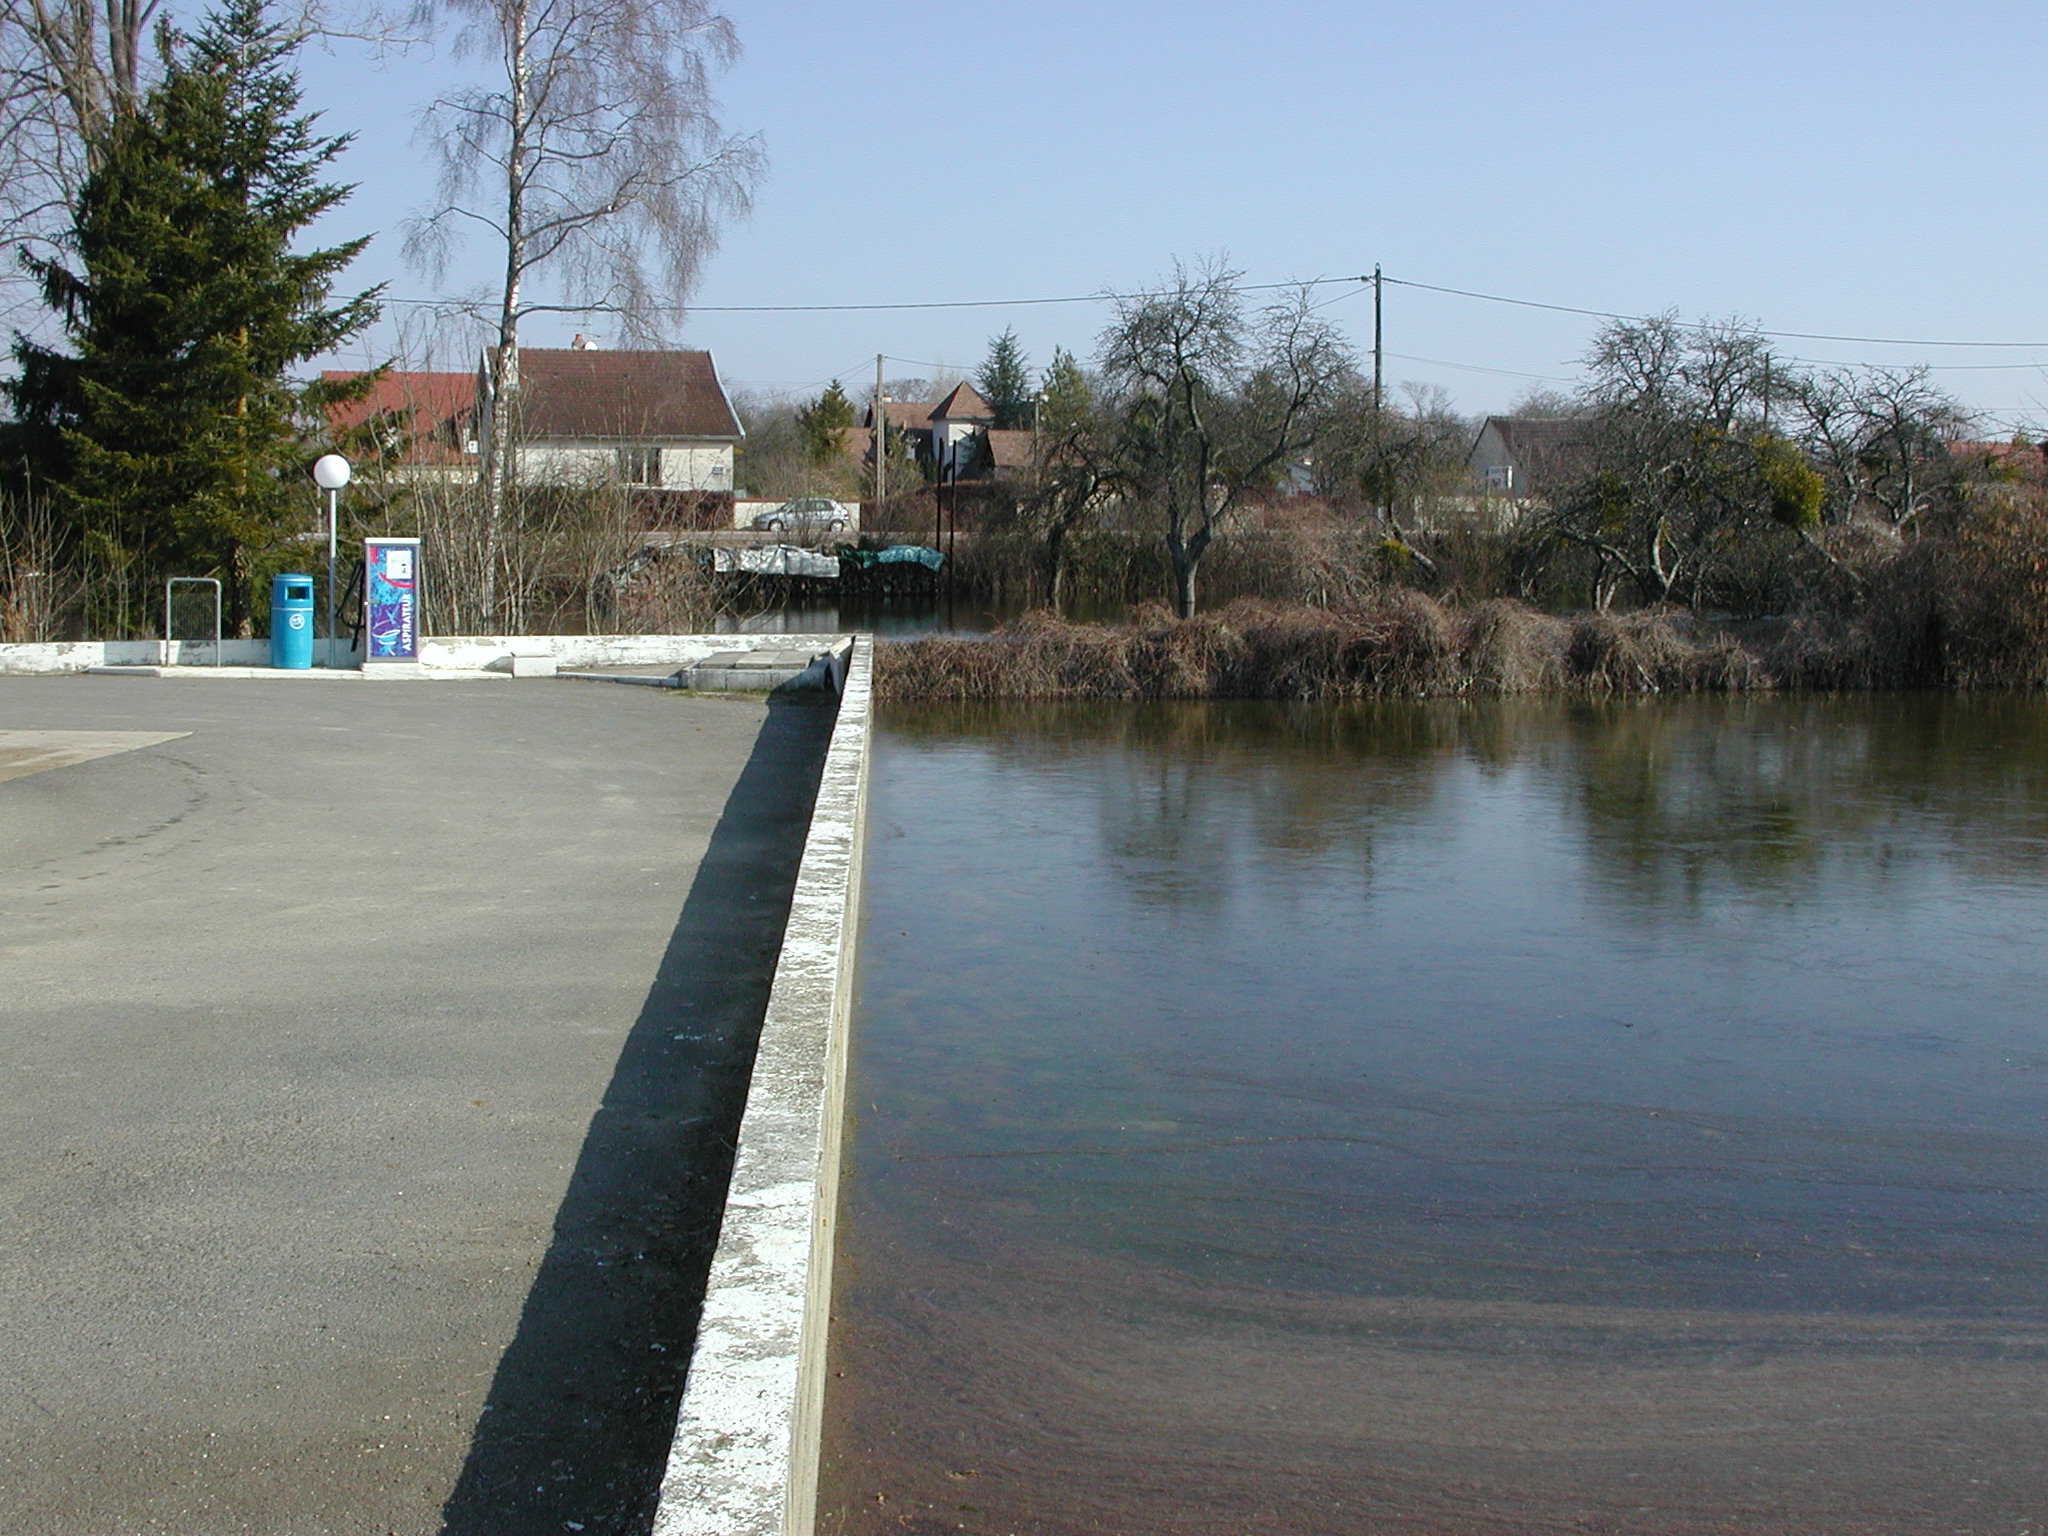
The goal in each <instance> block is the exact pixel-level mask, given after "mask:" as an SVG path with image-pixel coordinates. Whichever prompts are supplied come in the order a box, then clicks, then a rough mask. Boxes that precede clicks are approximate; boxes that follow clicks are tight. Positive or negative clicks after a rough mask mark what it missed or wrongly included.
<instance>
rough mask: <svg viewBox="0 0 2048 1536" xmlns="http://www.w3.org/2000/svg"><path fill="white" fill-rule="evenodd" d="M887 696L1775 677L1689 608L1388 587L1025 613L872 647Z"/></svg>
mask: <svg viewBox="0 0 2048 1536" xmlns="http://www.w3.org/2000/svg"><path fill="white" fill-rule="evenodd" d="M875 676H876V689H877V692H878V694H879V696H880V697H882V698H883V699H887V700H897V701H913V700H919V701H921V700H959V699H994V698H1009V699H1083V698H1085V699H1288V700H1308V699H1355V698H1385V697H1395V698H1438V697H1447V696H1451V695H1457V694H1505V693H1536V692H1543V691H1547V690H1554V689H1560V688H1564V689H1573V690H1578V691H1583V692H1589V693H1616V692H1629V693H1634V692H1694V691H1705V690H1713V691H1736V690H1743V689H1752V688H1763V687H1769V686H1771V683H1772V678H1771V675H1770V672H1769V670H1768V669H1767V668H1766V667H1765V665H1764V664H1763V662H1762V660H1761V659H1760V658H1759V657H1757V656H1756V655H1755V654H1753V653H1752V652H1751V651H1750V650H1749V649H1748V648H1747V647H1746V646H1744V645H1743V644H1742V643H1741V642H1739V641H1737V640H1735V639H1734V638H1732V637H1730V636H1726V635H1722V634H1719V633H1715V632H1712V631H1705V630H1702V629H1700V627H1699V626H1697V625H1695V624H1693V623H1692V621H1691V620H1689V619H1688V618H1686V617H1685V616H1684V615H1679V614H1662V613H1637V614H1626V615H1606V614H1600V615H1592V616H1589V617H1587V618H1584V619H1580V620H1578V621H1576V622H1567V621H1565V620H1562V619H1557V618H1553V617H1551V616H1549V615H1546V614H1541V613H1538V612H1536V611H1535V610H1533V609H1531V608H1527V607H1525V606H1523V605H1522V604H1519V603H1514V602H1510V601H1506V600H1502V599H1496V600H1494V601H1490V602H1485V603H1480V604H1477V605H1476V606H1473V607H1470V608H1453V607H1447V606H1446V605H1444V604H1442V603H1439V602H1437V601H1436V600H1435V599H1433V598H1431V597H1428V596H1426V595H1425V594H1423V593H1420V592H1415V591H1412V590H1408V589H1405V588H1393V589H1389V590H1388V591H1386V592H1384V593H1382V594H1380V595H1379V596H1378V597H1377V598H1375V599H1374V600H1373V601H1372V602H1371V603H1369V604H1366V605H1363V606H1360V607H1357V608H1352V609H1346V610H1331V609H1323V608H1309V607H1296V608H1283V607H1276V606H1274V605H1272V604H1267V603H1251V602H1244V603H1233V604H1230V605H1229V606H1227V607H1225V608H1222V609H1219V610H1217V611H1216V612H1214V613H1210V614H1203V615H1200V616H1198V617H1196V618H1192V619H1176V618H1173V617H1171V616H1170V615H1169V614H1168V613H1167V612H1166V611H1165V610H1164V609H1158V608H1155V609H1148V610H1142V611H1140V612H1138V613H1136V614H1134V615H1133V616H1132V618H1131V620H1130V621H1129V622H1128V623H1125V624H1121V625H1114V626H1108V625H1093V624H1072V623H1068V622H1066V621H1065V620H1062V619H1058V618H1055V617H1053V616H1051V615H1049V614H1034V615H1031V616H1028V617H1026V618H1024V619H1022V620H1019V621H1018V622H1017V623H1015V624H1012V625H1010V626H1007V627H1006V628H1004V629H1001V630H999V631H997V632H996V633H995V634H993V635H988V636H984V637H979V638H965V637H955V636H943V635H929V636H924V637H922V638H919V639H915V640H908V641H901V642H897V643H894V644H890V645H885V646H883V647H882V648H881V650H880V651H879V653H878V655H877V659H876V672H875Z"/></svg>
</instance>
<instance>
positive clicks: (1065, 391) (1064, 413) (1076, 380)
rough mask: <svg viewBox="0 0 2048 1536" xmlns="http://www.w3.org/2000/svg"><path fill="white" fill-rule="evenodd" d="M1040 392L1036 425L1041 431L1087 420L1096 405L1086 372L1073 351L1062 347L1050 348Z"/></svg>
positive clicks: (1066, 429)
mask: <svg viewBox="0 0 2048 1536" xmlns="http://www.w3.org/2000/svg"><path fill="white" fill-rule="evenodd" d="M1040 394H1041V396H1042V399H1043V403H1042V404H1041V405H1040V407H1039V411H1040V418H1039V422H1038V426H1039V428H1040V430H1041V431H1044V432H1049V433H1065V432H1069V431H1072V430H1073V429H1074V428H1076V427H1077V426H1080V425H1081V424H1083V423H1084V422H1086V420H1087V419H1088V415H1089V412H1090V411H1092V410H1093V409H1094V406H1095V396H1094V392H1093V391H1092V390H1090V389H1089V387H1088V375H1087V374H1085V373H1083V372H1082V371H1081V365H1080V364H1079V363H1078V362H1076V361H1075V360H1074V354H1073V353H1071V352H1069V351H1068V350H1067V349H1066V348H1065V347H1054V348H1053V352H1052V366H1051V367H1049V368H1047V369H1046V370H1045V383H1044V385H1043V387H1042V388H1041V390H1040Z"/></svg>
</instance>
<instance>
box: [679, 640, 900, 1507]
mask: <svg viewBox="0 0 2048 1536" xmlns="http://www.w3.org/2000/svg"><path fill="white" fill-rule="evenodd" d="M873 660H874V642H873V640H872V639H871V638H870V637H867V636H861V637H859V638H858V639H857V640H856V641H855V642H854V646H853V650H852V655H851V656H850V657H849V658H848V663H847V668H846V676H845V683H844V686H843V689H842V692H841V697H840V702H839V718H838V721H837V723H836V724H835V725H834V727H833V731H832V740H831V744H830V745H829V746H828V747H827V749H826V755H825V768H824V774H823V777H822V778H821V780H820V782H819V785H818V799H817V805H816V808H815V809H814V810H813V812H812V815H811V828H810V835H809V837H808V838H807V839H806V841H805V845H804V855H803V862H802V864H801V866H800V867H799V870H798V873H797V881H796V892H795V896H794V898H793V900H792V901H791V904H790V913H789V924H788V927H787V929H786V930H785V932H784V935H783V943H782V955H781V958H780V960H779V961H778V962H777V965H776V969H775V979H774V982H773V984H772V987H771V990H770V992H769V998H768V1010H767V1015H766V1018H765V1020H764V1021H763V1024H762V1027H761V1044H760V1050H759V1052H758V1054H757V1055H756V1057H755V1061H754V1075H753V1081H752V1084H751V1086H750V1087H749V1089H748V1094H747V1107H746V1112H745V1115H744V1116H743V1118H742V1120H741V1123H740V1135H739V1152H738V1156H737V1158H736V1159H735V1162H734V1165H733V1175H732V1185H731V1188H730V1190H729V1192H728V1194H727V1196H726V1205H725V1217H724V1222H723V1224H722V1226H721V1228H720V1231H719V1239H718V1250H717V1253H716V1255H715V1256H714V1258H713V1260H712V1266H711V1280H710V1286H709V1289H708V1291H707V1293H706V1295H705V1298H704V1313H703V1319H702V1321H701V1323H700V1325H699V1328H698V1333H697V1346H696V1351H695V1353H694V1355H693V1356H692V1359H691V1362H690V1370H689V1377H688V1380H687V1382H686V1383H685V1385H684V1389H683V1400H682V1405H681V1409H680V1411H679V1412H678V1414H677V1420H676V1434H675V1440H674V1443H673V1445H672V1446H671V1448H670V1451H669V1461H668V1468H667V1472H666V1474H665V1476H664V1477H663V1480H662V1490H661V1502H660V1507H659V1509H658V1510H657V1512H656V1515H655V1520H654V1536H810V1532H811V1530H812V1526H813V1524H814V1523H815V1520H816V1511H817V1477H818V1458H819V1453H820V1433H821V1429H822V1421H823V1410H824V1400H825V1345H826V1325H827V1321H828V1316H829V1312H830V1307H831V1300H832V1250H833V1243H834V1239H835V1233H836V1226H837V1216H838V1193H839V1155H840V1125H841V1120H842V1116H843V1099H844V1089H845V1069H846V1053H847V1020H848V1015H849V1012H850V1010H851V1005H852V999H853V973H854V948H855V940H856V937H857V928H858V924H859V919H860V870H861V840H862V834H863V829H864V826H865V823H866V816H867V782H868V748H869V727H870V724H871V714H872V696H871V688H870V674H871V670H872V666H873Z"/></svg>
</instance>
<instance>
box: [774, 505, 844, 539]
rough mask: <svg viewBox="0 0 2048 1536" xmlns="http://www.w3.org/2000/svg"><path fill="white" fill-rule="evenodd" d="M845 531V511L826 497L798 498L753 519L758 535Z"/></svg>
mask: <svg viewBox="0 0 2048 1536" xmlns="http://www.w3.org/2000/svg"><path fill="white" fill-rule="evenodd" d="M845 530H846V508H844V507H842V506H841V505H839V503H838V502H836V501H831V500H828V499H827V498H825V497H823V496H799V497H797V498H796V500H794V501H785V502H784V503H783V504H782V505H781V506H779V507H776V508H775V509H774V510H772V511H768V512H761V513H757V514H755V517H754V531H755V532H756V533H843V532H845Z"/></svg>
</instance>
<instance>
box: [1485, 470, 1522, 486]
mask: <svg viewBox="0 0 2048 1536" xmlns="http://www.w3.org/2000/svg"><path fill="white" fill-rule="evenodd" d="M1486 488H1487V489H1488V490H1489V491H1512V490H1513V489H1514V488H1515V466H1514V465H1512V464H1489V465H1487V466H1486Z"/></svg>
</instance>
